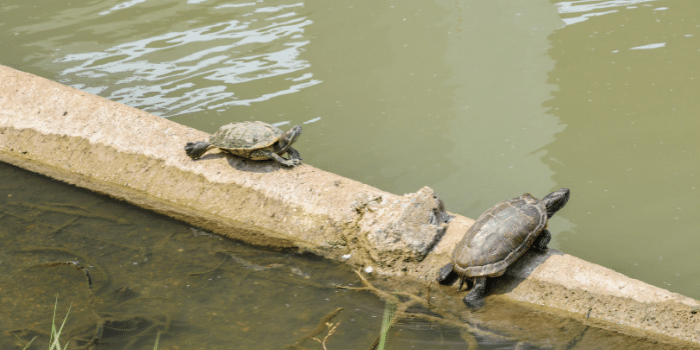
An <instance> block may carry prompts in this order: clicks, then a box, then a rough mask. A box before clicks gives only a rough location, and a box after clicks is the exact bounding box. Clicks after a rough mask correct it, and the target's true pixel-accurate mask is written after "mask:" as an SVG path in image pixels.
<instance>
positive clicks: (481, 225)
mask: <svg viewBox="0 0 700 350" xmlns="http://www.w3.org/2000/svg"><path fill="white" fill-rule="evenodd" d="M570 194H571V192H570V191H569V189H568V188H562V189H560V190H558V191H554V192H552V193H550V194H548V195H546V196H545V197H544V198H542V200H541V201H540V200H538V199H537V198H535V197H533V196H532V195H531V194H529V193H525V194H523V195H522V196H520V197H517V198H513V199H509V200H506V201H503V202H500V203H498V204H496V205H495V206H494V207H492V208H491V209H489V210H487V211H485V212H484V213H483V214H481V216H480V217H479V219H477V220H476V222H475V223H474V225H472V227H470V228H469V230H467V232H466V233H465V234H464V237H463V238H462V240H461V241H460V242H459V243H458V244H457V246H456V247H455V249H454V251H453V252H452V261H451V262H450V263H448V264H447V265H445V266H443V267H442V268H441V269H440V271H439V272H438V277H437V280H438V282H440V283H441V284H446V285H447V284H452V283H453V282H454V281H455V279H456V278H457V277H459V278H460V283H459V290H461V289H462V286H463V285H464V282H465V280H466V279H467V278H474V286H473V287H472V289H471V290H470V291H469V293H468V294H467V296H465V297H464V299H463V300H462V301H463V302H464V304H465V305H466V306H467V307H469V308H472V309H478V308H480V307H482V306H483V305H484V302H483V297H484V295H485V294H486V278H487V277H498V276H501V275H503V273H505V271H506V269H507V268H508V267H509V266H510V265H511V264H513V263H514V262H515V261H516V260H518V258H520V257H521V256H522V255H523V254H525V252H526V251H527V250H528V249H530V248H532V249H533V250H536V251H539V252H541V253H546V252H547V244H548V243H549V240H550V239H551V238H552V236H551V234H550V233H549V231H547V222H548V220H549V218H551V217H552V215H554V213H556V212H557V211H558V210H559V209H561V208H562V207H564V205H565V204H566V202H567V201H568V200H569V196H570Z"/></svg>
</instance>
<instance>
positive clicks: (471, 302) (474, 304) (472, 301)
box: [462, 295, 485, 310]
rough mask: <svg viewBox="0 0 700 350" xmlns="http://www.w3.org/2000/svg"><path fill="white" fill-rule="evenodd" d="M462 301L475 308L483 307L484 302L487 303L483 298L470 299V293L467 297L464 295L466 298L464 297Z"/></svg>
mask: <svg viewBox="0 0 700 350" xmlns="http://www.w3.org/2000/svg"><path fill="white" fill-rule="evenodd" d="M462 302H463V303H464V305H466V306H467V307H468V308H470V309H474V310H476V309H481V308H482V307H484V304H485V303H484V299H483V298H482V299H469V296H468V295H467V296H466V297H464V299H462Z"/></svg>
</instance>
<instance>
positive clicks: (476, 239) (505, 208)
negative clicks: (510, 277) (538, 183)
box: [452, 193, 547, 277]
mask: <svg viewBox="0 0 700 350" xmlns="http://www.w3.org/2000/svg"><path fill="white" fill-rule="evenodd" d="M546 227H547V209H546V208H545V206H544V204H543V203H542V202H541V201H540V200H538V199H537V198H535V197H533V196H532V195H531V194H529V193H525V194H523V195H522V196H520V197H518V198H513V199H509V200H506V201H503V202H501V203H498V204H496V206H494V207H493V208H491V209H489V210H487V211H486V212H484V213H483V214H481V216H480V217H479V219H478V220H477V221H476V222H475V223H474V225H472V227H470V228H469V230H467V233H465V234H464V237H463V238H462V240H461V241H460V242H459V244H457V246H456V247H455V250H454V252H453V253H452V264H453V268H454V271H455V272H457V274H459V275H461V276H464V277H480V276H488V277H496V276H500V275H502V274H503V273H504V272H505V271H506V268H508V266H510V265H511V264H512V263H513V262H515V261H516V260H518V258H520V257H521V256H522V255H523V254H525V252H526V251H527V250H528V249H529V248H530V247H531V246H532V244H533V243H534V241H535V239H536V238H537V237H538V236H539V234H540V233H541V232H542V230H544V229H545V228H546Z"/></svg>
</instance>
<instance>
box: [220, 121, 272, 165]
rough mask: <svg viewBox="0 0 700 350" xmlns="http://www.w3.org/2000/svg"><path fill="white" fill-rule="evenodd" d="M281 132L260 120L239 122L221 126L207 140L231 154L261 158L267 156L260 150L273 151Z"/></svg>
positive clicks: (254, 158)
mask: <svg viewBox="0 0 700 350" xmlns="http://www.w3.org/2000/svg"><path fill="white" fill-rule="evenodd" d="M283 134H284V132H283V131H282V130H280V129H279V128H278V127H276V126H274V125H270V124H267V123H263V122H261V121H255V122H240V123H231V124H227V125H224V126H222V127H221V128H219V130H218V131H217V132H216V133H215V134H214V135H212V136H211V137H210V138H209V142H210V143H211V144H212V145H214V146H216V147H219V148H221V149H223V150H225V151H227V152H229V153H232V154H233V155H236V156H239V157H243V158H248V159H253V160H263V159H268V158H269V157H267V156H266V155H265V153H263V152H262V151H263V150H266V151H274V149H273V145H274V144H275V143H276V142H277V141H279V139H280V137H281V136H282V135H283Z"/></svg>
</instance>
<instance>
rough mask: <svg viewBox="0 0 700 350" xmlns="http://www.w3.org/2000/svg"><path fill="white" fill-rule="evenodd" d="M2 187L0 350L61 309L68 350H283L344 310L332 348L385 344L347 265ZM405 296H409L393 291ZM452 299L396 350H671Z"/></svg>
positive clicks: (407, 327) (9, 176)
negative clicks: (475, 308) (474, 307)
mask: <svg viewBox="0 0 700 350" xmlns="http://www.w3.org/2000/svg"><path fill="white" fill-rule="evenodd" d="M0 177H1V178H2V179H3V182H2V184H0V222H1V223H2V225H1V227H0V242H2V244H1V245H0V310H2V313H0V349H22V348H23V346H22V345H21V343H20V341H22V342H23V343H25V344H26V343H27V342H29V341H30V340H31V339H32V338H36V340H35V342H34V343H33V347H32V348H31V349H47V348H48V341H49V337H48V332H49V331H50V329H51V319H52V315H53V312H54V305H56V306H57V319H58V321H57V323H59V324H60V322H61V321H62V320H63V317H64V315H65V314H66V313H67V312H68V308H69V307H70V313H69V314H68V316H67V322H66V325H65V327H64V328H63V329H64V330H63V332H62V334H63V336H62V338H61V341H62V343H65V342H67V341H69V340H70V344H71V346H70V347H69V348H67V349H73V350H75V349H131V350H133V349H153V347H154V344H155V341H156V338H157V337H160V338H159V349H172V350H174V349H207V350H208V349H226V350H229V349H283V348H289V346H292V345H293V344H295V343H297V342H299V341H302V340H303V336H304V335H306V334H308V333H310V332H311V331H312V330H313V329H314V328H316V327H317V326H318V325H319V324H320V322H321V320H322V319H324V317H327V315H331V314H333V313H334V310H337V309H338V308H343V310H341V311H339V312H337V313H336V314H335V317H333V318H332V319H330V320H329V321H330V322H332V323H333V326H337V328H336V329H335V331H334V333H333V334H332V335H331V336H329V337H328V340H327V342H326V345H327V349H369V348H370V345H371V344H372V343H373V342H374V341H375V340H376V339H377V337H378V336H379V334H380V329H381V323H382V317H383V313H384V306H385V305H384V302H383V301H382V300H380V299H379V298H378V297H377V296H375V294H372V293H369V292H361V291H353V290H344V289H338V288H336V285H341V286H354V287H358V286H361V285H362V283H361V281H360V280H359V279H358V278H357V276H355V275H354V274H353V272H352V271H350V269H349V268H348V267H347V266H345V265H343V264H341V263H337V262H332V261H328V260H324V259H321V258H318V257H315V256H309V255H303V254H297V253H293V252H284V251H282V252H280V251H265V250H261V249H258V248H254V247H250V246H246V245H243V244H240V243H237V242H233V241H231V240H228V239H224V238H221V237H219V236H216V235H213V234H210V233H208V232H205V231H202V230H199V229H197V228H193V227H190V226H189V225H186V224H184V223H180V222H177V221H174V220H172V219H169V218H166V217H162V216H159V215H156V214H152V213H150V212H147V211H144V210H142V209H140V208H137V207H133V206H131V205H129V204H125V203H122V202H118V201H115V200H112V199H110V198H107V197H105V196H101V195H98V194H94V193H91V192H88V191H85V190H82V189H78V188H75V187H73V186H69V185H66V184H63V183H60V182H57V181H54V180H51V179H48V178H45V177H43V176H40V175H36V174H33V173H30V172H27V171H25V170H21V169H18V168H15V167H13V166H10V165H7V164H4V163H0ZM88 279H89V282H88ZM373 283H378V282H377V280H373ZM397 288H398V289H399V290H401V291H410V289H411V288H410V287H409V288H403V287H397V286H395V285H390V286H388V287H387V288H386V289H387V290H390V291H393V290H395V289H397ZM452 289H453V288H451V287H445V288H442V289H440V288H438V289H433V290H432V293H431V300H432V302H433V306H432V307H431V309H430V310H428V309H426V308H425V307H421V306H419V305H418V306H414V307H411V308H410V309H409V310H408V312H410V313H412V314H414V315H415V314H419V315H430V316H433V317H435V316H439V317H442V318H443V319H446V320H448V321H449V320H451V322H452V323H446V322H434V321H431V322H429V321H425V320H421V319H413V318H402V319H400V320H399V321H398V323H396V324H395V325H394V326H393V327H392V328H391V329H390V331H389V332H388V338H389V343H388V344H389V345H388V347H387V348H386V349H426V348H430V349H465V348H475V347H478V348H479V349H487V350H488V349H512V348H518V349H547V348H552V347H555V348H560V349H590V348H592V347H602V348H613V347H614V348H616V349H626V348H629V349H640V348H648V349H671V348H672V347H669V346H668V345H663V344H655V342H654V341H650V340H648V339H645V338H633V337H629V336H625V335H623V334H618V333H616V332H610V331H605V330H602V329H599V328H596V327H595V326H590V325H589V324H587V323H585V322H583V319H582V317H580V316H574V317H573V318H571V317H570V316H569V317H560V316H554V315H548V314H545V313H540V312H538V311H535V310H531V309H528V308H526V307H521V306H517V305H512V304H507V305H504V304H501V303H500V302H499V301H498V300H491V301H489V303H488V304H487V305H486V307H484V308H483V309H481V310H478V311H477V312H473V313H471V312H468V311H467V310H466V309H465V308H464V305H462V303H461V301H460V299H459V298H452V297H446V296H445V294H444V291H445V290H447V291H448V292H452V293H454V292H455V291H453V290H452ZM416 295H418V296H420V297H421V298H426V297H427V291H425V290H422V291H417V292H416ZM56 300H58V302H57V304H56ZM404 300H405V299H404ZM321 330H322V332H321V333H320V334H317V335H315V337H316V338H317V339H319V340H321V339H324V337H325V336H326V335H327V331H326V330H325V329H324V327H323V326H321ZM159 334H160V335H159ZM18 339H19V340H18ZM300 346H301V347H299V348H296V349H322V347H321V345H320V344H319V343H317V342H316V341H314V340H313V339H306V340H304V341H303V342H301V344H300Z"/></svg>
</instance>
